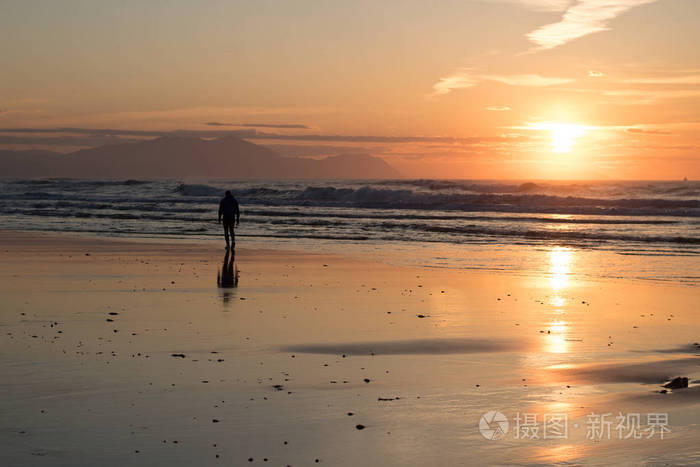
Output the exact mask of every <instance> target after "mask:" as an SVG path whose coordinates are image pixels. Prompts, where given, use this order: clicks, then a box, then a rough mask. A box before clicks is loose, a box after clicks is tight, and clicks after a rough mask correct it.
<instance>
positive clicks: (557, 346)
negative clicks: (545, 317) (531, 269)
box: [542, 246, 574, 354]
mask: <svg viewBox="0 0 700 467" xmlns="http://www.w3.org/2000/svg"><path fill="white" fill-rule="evenodd" d="M548 256H549V258H548V259H549V268H548V273H549V287H550V288H551V289H552V291H553V292H554V295H553V296H552V297H551V298H550V299H549V304H550V305H552V306H553V307H554V308H555V310H554V312H555V314H556V315H558V316H563V315H565V313H564V306H565V305H566V298H564V297H563V296H562V292H563V290H564V289H565V288H567V287H568V286H569V285H570V284H569V281H570V278H571V275H572V272H571V269H572V264H573V257H574V253H573V250H572V249H571V248H567V247H559V246H558V247H554V248H552V249H551V250H550V251H549V254H548ZM568 333H569V326H568V323H567V322H566V321H564V320H562V319H556V320H553V321H552V322H550V323H548V324H547V335H546V337H545V342H544V346H543V348H542V350H543V351H544V352H548V353H555V354H562V353H567V352H568V351H569V342H568V341H567V339H566V336H567V334H568Z"/></svg>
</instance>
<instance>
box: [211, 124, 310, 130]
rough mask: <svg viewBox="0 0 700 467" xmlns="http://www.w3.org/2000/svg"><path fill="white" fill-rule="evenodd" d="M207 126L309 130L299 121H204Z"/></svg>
mask: <svg viewBox="0 0 700 467" xmlns="http://www.w3.org/2000/svg"><path fill="white" fill-rule="evenodd" d="M204 124H205V125H207V126H237V127H243V128H294V129H303V130H310V129H311V127H309V126H307V125H304V124H301V123H226V122H205V123H204Z"/></svg>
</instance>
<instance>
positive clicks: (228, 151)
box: [0, 136, 400, 178]
mask: <svg viewBox="0 0 700 467" xmlns="http://www.w3.org/2000/svg"><path fill="white" fill-rule="evenodd" d="M0 177H66V178H182V177H206V178H398V177H400V174H399V173H398V172H397V171H396V170H395V169H394V168H392V167H391V166H390V165H389V164H387V163H386V162H385V161H384V160H383V159H380V158H378V157H373V156H371V155H369V154H343V155H338V156H331V157H327V158H325V159H304V158H298V157H283V156H280V155H279V154H277V153H275V152H273V151H271V150H270V149H267V148H265V147H263V146H259V145H257V144H253V143H250V142H248V141H245V140H242V139H240V138H236V137H233V136H226V137H223V138H218V139H214V140H203V139H200V138H193V137H172V136H166V137H162V138H157V139H153V140H148V141H143V142H138V143H124V144H115V145H109V146H100V147H96V148H91V149H82V150H80V151H76V152H73V153H70V154H58V153H54V152H50V151H3V150H0Z"/></svg>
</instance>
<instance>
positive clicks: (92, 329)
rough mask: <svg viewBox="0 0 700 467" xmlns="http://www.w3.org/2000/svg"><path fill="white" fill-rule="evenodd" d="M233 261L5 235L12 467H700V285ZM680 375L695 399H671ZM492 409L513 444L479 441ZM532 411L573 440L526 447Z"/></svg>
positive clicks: (7, 443) (6, 398) (283, 258)
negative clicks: (627, 424) (631, 423)
mask: <svg viewBox="0 0 700 467" xmlns="http://www.w3.org/2000/svg"><path fill="white" fill-rule="evenodd" d="M560 251H561V250H555V251H554V253H553V254H554V256H555V259H554V261H555V263H556V262H557V261H560V262H561V261H566V259H565V258H564V259H562V258H558V259H557V257H558V256H559V257H560V256H562V255H561V254H559V253H558V252H560ZM522 254H523V255H524V256H526V255H528V254H531V252H530V251H528V249H527V248H526V247H523V252H522ZM568 254H576V255H580V256H581V257H582V258H585V257H586V252H585V251H582V252H578V251H577V252H573V253H571V252H570V253H568ZM564 256H566V255H564ZM598 258H600V254H597V255H596V259H597V260H598ZM230 260H231V258H229V262H228V263H227V264H226V265H225V266H224V264H223V263H224V251H223V249H220V248H219V245H218V244H210V243H208V244H195V243H184V242H176V241H162V240H158V241H156V240H153V241H143V240H142V241H135V240H105V239H96V238H90V237H78V236H70V235H49V234H39V233H24V232H22V233H19V232H8V231H4V232H0V294H1V298H2V306H1V307H0V374H2V378H0V390H1V393H2V396H3V397H2V398H1V399H0V413H2V417H0V442H1V444H2V446H3V449H2V452H0V461H1V462H0V463H1V464H2V465H8V466H13V465H22V466H35V465H37V466H41V465H51V466H55V465H66V466H68V465H71V466H75V465H85V466H88V465H90V466H94V465H102V466H125V465H168V466H180V465H182V466H191V465H195V464H196V465H201V466H208V465H250V464H251V463H252V464H269V465H309V464H316V463H318V464H324V465H333V466H336V465H341V466H344V465H347V466H352V465H397V466H398V465H474V464H475V462H476V463H478V464H481V465H486V464H518V465H548V464H551V463H569V464H573V465H576V464H587V465H588V464H592V465H622V464H628V465H629V464H639V463H645V462H646V463H648V464H652V465H654V464H665V463H668V464H672V465H694V464H697V463H700V447H698V444H697V440H698V438H700V391H698V384H697V383H696V381H697V380H698V379H700V358H698V355H699V354H700V348H699V347H698V346H697V345H695V343H697V342H698V341H700V314H699V313H698V306H699V304H700V292H699V291H698V288H697V287H695V286H689V285H675V284H664V283H659V282H651V281H632V280H618V279H605V280H603V279H591V278H588V277H580V276H578V275H577V274H576V271H571V270H569V269H567V268H566V267H557V264H555V267H553V268H552V270H551V271H550V272H549V273H548V274H543V275H541V276H533V275H519V274H513V273H512V271H511V272H510V273H503V274H499V273H495V272H479V271H457V270H448V269H442V270H441V269H428V268H419V267H400V266H391V265H388V264H385V263H378V262H371V261H368V260H366V259H359V258H356V257H355V258H352V257H348V256H340V255H331V254H310V253H305V252H295V251H275V250H264V249H260V248H256V249H250V248H245V245H243V246H242V247H239V249H238V250H237V251H236V256H235V263H234V264H233V265H232V264H231V263H230ZM611 260H612V261H614V256H613V255H611ZM559 266H561V265H559ZM222 281H223V284H224V285H227V286H228V287H224V288H222V287H220V286H219V284H221V283H222ZM233 285H237V287H233ZM677 376H684V377H688V378H689V381H690V387H689V388H685V389H667V390H666V393H661V392H660V391H662V390H663V388H662V387H661V384H663V383H665V382H667V381H668V380H670V379H671V378H674V377H677ZM489 410H495V411H499V412H502V413H503V414H504V415H505V416H506V417H507V418H508V420H509V421H510V426H509V432H508V433H507V434H506V436H505V437H504V438H503V439H500V440H487V439H485V438H484V436H483V435H482V433H481V432H480V431H479V427H478V424H479V420H480V417H481V416H482V414H484V413H485V412H486V411H489ZM608 412H609V413H611V414H613V417H614V415H617V414H618V413H619V412H622V413H625V414H628V413H640V414H641V416H642V417H645V416H646V414H649V413H666V414H668V422H669V423H668V428H669V429H670V432H668V433H666V434H665V436H664V439H660V438H659V436H658V435H657V436H654V437H652V438H650V439H617V436H616V434H615V433H614V432H613V436H612V437H611V438H612V439H610V440H608V439H602V440H590V439H587V436H586V435H587V416H588V415H589V414H591V413H594V414H595V413H597V414H602V413H608ZM517 413H521V414H524V413H528V414H536V415H537V416H538V420H539V421H541V420H542V419H543V417H544V416H545V415H547V414H566V415H567V422H568V425H569V427H568V434H567V437H566V438H565V439H542V432H541V429H540V437H539V439H516V438H515V436H514V433H515V428H514V419H515V416H516V414H517ZM358 426H362V427H364V428H363V429H358ZM613 428H614V426H613ZM250 459H252V461H251V460H250Z"/></svg>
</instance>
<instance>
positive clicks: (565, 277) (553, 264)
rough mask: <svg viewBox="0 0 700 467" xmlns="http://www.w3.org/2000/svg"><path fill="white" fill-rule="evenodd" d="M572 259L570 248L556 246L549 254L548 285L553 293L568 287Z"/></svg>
mask: <svg viewBox="0 0 700 467" xmlns="http://www.w3.org/2000/svg"><path fill="white" fill-rule="evenodd" d="M572 259H573V252H572V250H571V248H566V247H561V246H557V247H554V248H552V250H551V251H550V252H549V274H550V276H549V285H550V286H551V288H552V290H554V291H555V292H559V291H560V290H562V289H564V288H566V287H567V286H568V285H569V275H570V274H571V263H572Z"/></svg>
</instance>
